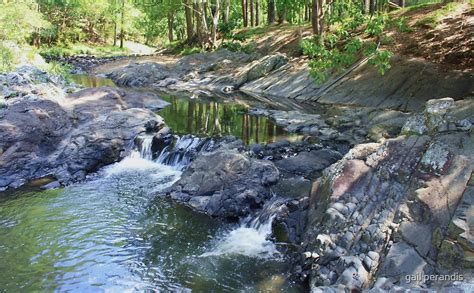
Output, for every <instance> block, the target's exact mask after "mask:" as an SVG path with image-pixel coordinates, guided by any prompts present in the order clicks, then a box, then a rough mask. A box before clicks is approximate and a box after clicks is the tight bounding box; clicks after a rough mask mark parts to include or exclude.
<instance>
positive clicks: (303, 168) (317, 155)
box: [275, 149, 342, 177]
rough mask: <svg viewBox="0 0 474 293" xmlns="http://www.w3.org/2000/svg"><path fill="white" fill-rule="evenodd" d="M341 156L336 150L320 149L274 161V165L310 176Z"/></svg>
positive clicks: (290, 171)
mask: <svg viewBox="0 0 474 293" xmlns="http://www.w3.org/2000/svg"><path fill="white" fill-rule="evenodd" d="M341 157H342V156H341V154H339V153H338V152H336V151H333V150H330V149H321V150H313V151H310V152H301V153H299V154H297V155H296V156H294V157H290V158H286V159H282V160H279V161H276V162H275V165H276V166H277V167H278V168H279V169H281V170H284V171H286V172H288V173H291V174H300V175H303V176H305V177H311V176H314V175H315V174H316V173H317V172H320V171H322V170H324V169H325V168H326V167H328V166H329V165H331V164H332V163H334V162H336V161H337V160H339V159H341Z"/></svg>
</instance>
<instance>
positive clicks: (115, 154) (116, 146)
mask: <svg viewBox="0 0 474 293" xmlns="http://www.w3.org/2000/svg"><path fill="white" fill-rule="evenodd" d="M18 80H19V79H18ZM150 97H151V96H150V95H146V94H144V95H140V94H136V93H129V92H125V91H122V90H119V89H116V88H108V87H102V88H94V89H86V90H82V91H79V92H76V93H73V94H71V95H69V96H67V97H62V98H61V97H57V96H55V95H52V96H51V98H49V95H44V96H41V97H40V98H39V99H35V100H31V99H19V100H17V101H16V102H15V103H12V104H11V105H9V108H8V111H6V113H5V115H4V117H3V118H2V120H1V121H0V148H1V149H3V150H4V152H3V154H1V156H0V178H2V180H0V188H7V187H12V188H16V187H18V186H20V185H22V184H24V183H26V182H28V181H30V180H33V179H37V178H43V177H45V176H53V177H55V178H57V179H58V181H59V182H60V183H61V184H68V183H71V182H75V181H80V180H83V179H85V176H86V175H87V174H88V173H90V172H94V171H96V170H97V169H98V168H100V167H102V166H104V165H107V164H111V163H114V162H116V161H118V160H119V159H121V158H123V157H124V156H125V155H126V154H127V151H128V150H129V149H130V148H131V147H132V146H133V140H134V138H135V136H136V135H137V134H139V133H142V132H145V131H146V127H145V123H147V122H148V126H150V125H153V127H152V128H153V129H151V128H149V127H148V128H149V129H148V130H149V131H152V130H157V129H161V128H163V127H164V122H163V120H162V119H161V117H159V116H157V115H156V114H155V113H154V112H152V111H150V110H147V109H144V108H145V104H146V103H147V101H148V99H149V98H150ZM154 99H157V100H158V98H157V97H156V96H154ZM140 106H141V107H142V109H139V108H137V107H140ZM149 121H152V122H149Z"/></svg>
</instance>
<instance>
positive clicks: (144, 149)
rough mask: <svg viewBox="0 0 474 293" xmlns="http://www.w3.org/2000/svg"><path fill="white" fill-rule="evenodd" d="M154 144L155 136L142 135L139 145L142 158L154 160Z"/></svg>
mask: <svg viewBox="0 0 474 293" xmlns="http://www.w3.org/2000/svg"><path fill="white" fill-rule="evenodd" d="M152 145H153V136H152V135H144V136H143V137H142V141H141V144H140V146H139V150H140V158H142V159H145V160H148V161H151V160H153V152H152V150H151V147H152Z"/></svg>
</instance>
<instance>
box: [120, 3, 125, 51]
mask: <svg viewBox="0 0 474 293" xmlns="http://www.w3.org/2000/svg"><path fill="white" fill-rule="evenodd" d="M124 25H125V0H122V19H121V25H120V49H123V38H124V34H125V30H124Z"/></svg>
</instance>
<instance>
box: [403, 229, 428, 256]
mask: <svg viewBox="0 0 474 293" xmlns="http://www.w3.org/2000/svg"><path fill="white" fill-rule="evenodd" d="M399 231H400V233H401V234H402V237H403V239H404V240H405V241H407V242H408V243H410V244H411V245H413V246H415V248H416V250H417V251H418V253H419V254H420V255H421V256H427V255H428V252H429V251H430V249H431V227H430V226H429V225H423V224H420V223H414V222H407V221H406V222H402V224H401V225H400V228H399Z"/></svg>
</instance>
